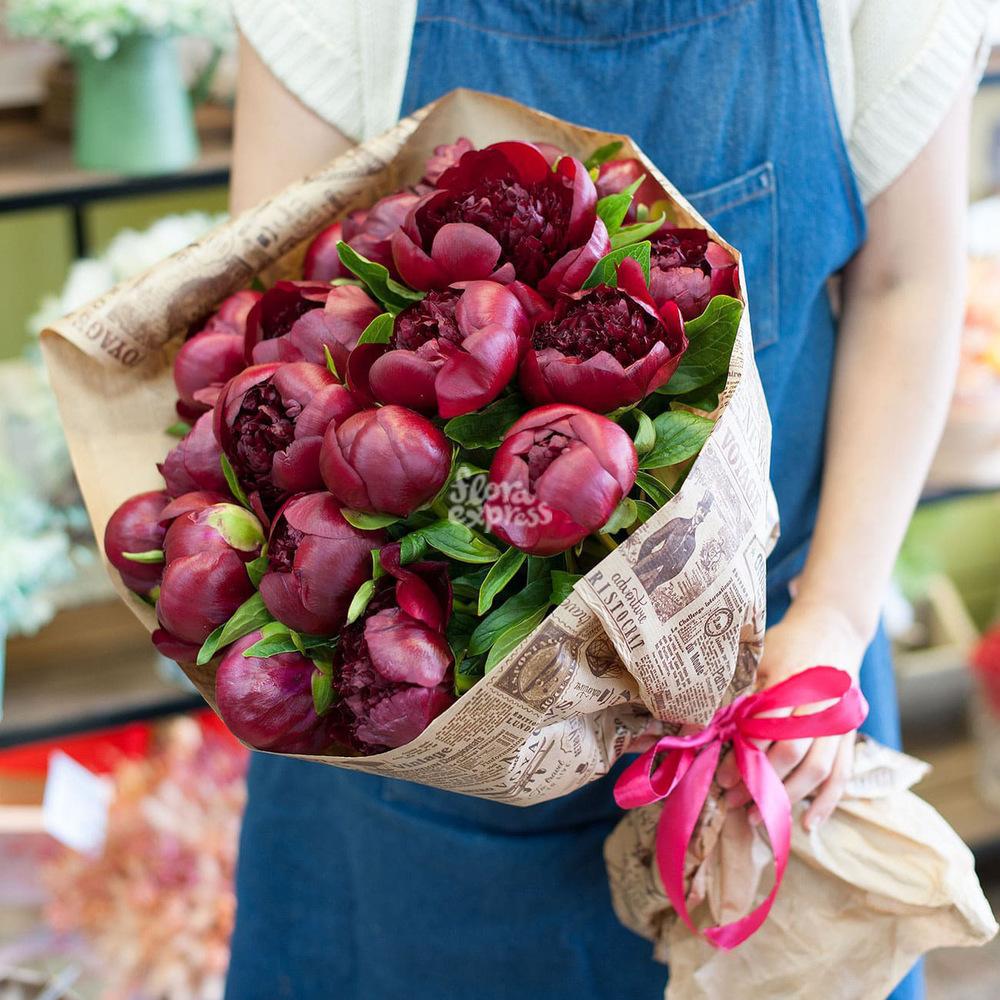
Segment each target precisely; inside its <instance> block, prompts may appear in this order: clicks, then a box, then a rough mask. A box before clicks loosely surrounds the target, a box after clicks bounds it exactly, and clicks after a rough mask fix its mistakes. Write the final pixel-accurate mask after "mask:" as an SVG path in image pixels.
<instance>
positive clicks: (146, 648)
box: [0, 598, 204, 748]
mask: <svg viewBox="0 0 1000 1000" xmlns="http://www.w3.org/2000/svg"><path fill="white" fill-rule="evenodd" d="M161 663H162V661H160V662H158V657H157V654H156V652H155V650H154V649H153V647H152V646H151V645H150V642H149V635H148V634H147V632H146V630H145V629H144V628H143V627H142V625H140V624H139V622H138V621H137V620H136V619H135V617H134V616H133V615H132V613H131V612H130V611H129V610H128V608H127V607H126V606H125V605H124V604H123V603H121V602H120V601H119V600H118V599H117V598H115V599H114V600H112V601H109V602H107V603H102V604H96V605H89V606H84V607H76V608H70V609H66V610H63V611H60V612H59V614H58V615H57V616H56V618H55V619H54V620H53V621H52V622H51V623H50V624H49V625H47V626H46V627H45V628H43V629H42V630H41V631H40V632H38V634H37V635H35V636H30V637H15V638H12V639H10V640H9V642H8V644H7V678H6V690H5V692H4V701H3V719H2V720H0V748H2V747H9V746H15V745H18V744H22V743H29V742H33V741H36V740H44V739H53V738H57V737H60V736H65V735H68V734H71V733H78V732H85V731H88V730H93V729H103V728H106V727H109V726H113V725H116V724H119V723H122V722H128V721H133V720H138V719H150V718H156V717H160V716H165V715H172V714H174V713H177V712H185V711H189V710H191V709H193V708H198V707H203V706H204V701H203V700H202V698H201V696H200V695H198V694H196V693H194V692H193V690H192V689H190V688H187V687H180V686H179V685H178V684H177V683H174V682H172V681H171V680H170V679H167V677H166V676H164V674H163V673H162V669H163V668H162V665H161Z"/></svg>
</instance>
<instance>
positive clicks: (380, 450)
mask: <svg viewBox="0 0 1000 1000" xmlns="http://www.w3.org/2000/svg"><path fill="white" fill-rule="evenodd" d="M319 467H320V471H321V473H322V475H323V481H324V482H325V483H326V488H327V489H328V490H329V491H330V492H331V493H332V494H333V495H334V496H335V497H336V498H337V499H338V500H339V501H340V502H341V503H342V504H344V505H345V506H346V507H353V508H355V509H357V510H364V511H369V512H374V513H379V514H395V515H396V516H397V517H409V515H410V514H412V513H413V512H414V511H415V510H416V509H417V508H418V507H422V506H423V505H424V504H426V503H428V502H429V501H431V500H433V499H434V497H435V496H436V495H437V494H438V492H439V491H440V490H441V488H442V487H443V486H444V484H445V482H446V481H447V479H448V474H449V473H450V471H451V445H450V444H449V443H448V439H447V438H446V437H445V436H444V434H442V433H441V431H439V430H438V429H437V427H435V426H434V425H433V424H432V423H431V422H430V421H429V420H427V419H426V418H425V417H422V416H420V415H419V414H418V413H414V412H413V411H412V410H407V409H405V408H404V407H402V406H383V407H380V408H379V409H377V410H363V411H362V412H361V413H357V414H355V415H354V416H352V417H348V419H346V420H344V421H343V422H341V421H336V422H335V423H333V424H331V425H330V426H329V427H328V428H327V431H326V436H325V437H324V438H323V449H322V451H321V452H320V456H319Z"/></svg>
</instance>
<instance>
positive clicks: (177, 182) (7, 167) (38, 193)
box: [0, 106, 232, 211]
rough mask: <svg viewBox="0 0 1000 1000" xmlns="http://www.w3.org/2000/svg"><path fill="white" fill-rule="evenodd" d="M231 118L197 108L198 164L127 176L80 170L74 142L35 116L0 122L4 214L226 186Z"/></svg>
mask: <svg viewBox="0 0 1000 1000" xmlns="http://www.w3.org/2000/svg"><path fill="white" fill-rule="evenodd" d="M231 119H232V116H231V112H230V111H229V110H228V109H227V108H223V107H212V106H208V107H207V108H206V109H199V115H198V122H199V126H200V128H199V138H200V141H201V155H200V157H199V158H198V160H197V162H196V163H195V164H193V165H192V166H191V167H189V168H188V169H187V170H182V171H178V172H177V173H173V174H160V175H153V176H144V177H124V176H122V175H119V174H109V173H102V172H97V171H89V170H81V169H80V168H79V167H77V166H76V165H75V164H74V163H73V151H72V145H71V143H70V141H69V140H68V139H66V138H63V137H60V136H55V135H53V134H51V133H50V132H47V131H46V130H45V129H44V128H43V126H42V125H41V123H40V122H39V120H38V119H37V117H36V116H34V115H8V116H4V117H0V211H16V210H20V209H25V208H37V207H42V206H44V205H57V204H74V203H77V202H79V201H93V200H96V199H98V198H101V197H126V196H128V195H129V194H132V193H135V194H142V193H146V192H149V191H166V190H181V189H184V188H192V187H205V186H208V185H210V184H216V183H219V184H224V183H226V181H227V179H228V175H229V166H230V162H231V160H232V149H231V138H230V125H231Z"/></svg>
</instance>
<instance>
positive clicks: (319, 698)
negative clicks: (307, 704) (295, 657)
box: [312, 670, 336, 715]
mask: <svg viewBox="0 0 1000 1000" xmlns="http://www.w3.org/2000/svg"><path fill="white" fill-rule="evenodd" d="M312 696H313V707H314V708H315V709H316V714H317V715H326V714H327V712H329V711H330V709H331V708H333V703H334V701H336V696H335V695H334V691H333V677H332V676H331V675H330V674H328V673H327V672H326V671H324V670H315V671H313V675H312Z"/></svg>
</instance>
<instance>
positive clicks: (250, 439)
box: [105, 140, 742, 754]
mask: <svg viewBox="0 0 1000 1000" xmlns="http://www.w3.org/2000/svg"><path fill="white" fill-rule="evenodd" d="M613 151H614V146H607V147H605V148H604V149H603V150H599V151H598V152H597V154H595V155H593V156H592V157H591V158H590V159H589V160H588V161H586V162H581V161H580V160H578V159H575V158H574V157H572V156H570V155H568V154H565V153H563V152H562V151H561V150H558V149H555V148H554V147H552V146H542V147H539V146H535V145H531V144H529V143H526V142H514V141H509V142H501V143H494V144H492V145H489V146H487V147H486V148H485V149H482V150H476V149H474V148H473V147H472V144H471V143H470V142H468V140H460V141H459V142H458V143H457V144H455V145H451V146H440V147H438V148H437V149H436V150H435V154H434V156H433V157H432V158H431V159H430V160H429V161H428V163H427V166H426V168H425V170H424V177H423V179H422V180H421V181H420V182H419V183H417V184H416V185H413V186H412V187H410V188H406V189H404V190H401V191H397V192H394V193H393V194H390V195H388V196H387V197H385V198H382V199H381V200H379V201H378V202H376V203H375V204H374V205H373V206H372V207H371V208H370V209H367V210H359V211H355V212H353V213H352V214H351V215H350V216H349V217H348V219H347V220H345V222H344V223H341V222H337V223H334V224H333V225H332V226H330V227H329V228H328V229H326V230H324V231H323V232H321V233H320V234H319V236H317V237H316V239H315V240H314V241H313V242H312V243H311V244H310V245H309V247H308V249H307V250H306V255H305V259H304V274H303V280H299V281H278V282H276V283H275V284H274V285H273V287H271V288H269V289H268V290H266V291H241V292H237V293H235V294H234V295H232V296H230V297H229V298H227V299H226V300H225V301H224V302H223V303H222V305H221V307H220V308H219V309H218V310H217V311H216V312H215V313H213V314H212V315H211V317H209V318H208V320H207V321H206V322H205V323H204V325H203V326H202V327H201V328H200V329H198V330H196V331H195V332H194V333H193V335H192V336H190V337H189V338H188V339H187V340H186V341H185V343H184V344H183V346H182V347H181V348H180V350H179V352H178V353H177V356H176V358H175V359H174V365H173V374H174V382H175V385H176V387H177V391H178V396H179V399H178V401H177V412H178V414H179V415H180V416H181V418H182V421H181V423H179V424H177V425H175V427H174V431H175V433H178V434H181V435H183V437H182V440H181V441H180V443H179V444H177V445H176V446H175V447H174V448H173V449H172V450H171V451H170V452H169V453H168V454H167V455H166V457H165V459H164V461H163V463H162V464H161V466H160V471H161V472H162V474H163V477H164V480H165V489H163V490H158V491H154V492H147V493H143V494H140V495H139V496H136V497H133V498H131V499H129V500H127V501H126V502H125V503H124V504H122V506H120V507H119V508H118V510H117V511H116V512H115V513H114V514H113V515H112V517H111V519H110V521H109V522H108V525H107V529H106V532H105V550H106V553H107V556H108V559H109V561H110V562H111V563H112V565H113V566H115V567H116V568H117V569H118V571H119V572H120V573H121V576H122V581H123V582H124V583H125V585H126V586H128V587H129V588H130V589H131V590H133V591H135V592H136V593H137V594H139V595H140V596H143V597H145V598H147V599H150V600H154V599H155V607H156V613H157V617H158V620H159V625H160V628H159V629H158V630H157V631H156V632H154V633H153V641H154V643H156V645H157V647H158V648H159V649H160V651H161V652H163V653H165V654H166V655H167V656H170V657H172V658H174V659H176V660H178V661H180V662H182V663H183V662H195V663H199V664H205V663H207V662H208V661H210V660H211V659H212V658H213V657H216V656H220V657H221V660H220V662H219V665H218V671H217V673H216V677H215V694H216V700H217V703H218V707H219V711H220V712H221V714H222V717H223V719H224V720H225V721H226V723H227V724H228V725H229V727H230V728H231V729H232V731H233V732H234V733H235V734H236V735H237V736H238V737H239V738H240V739H243V740H245V741H246V742H247V743H248V744H249V745H251V746H254V747H257V748H260V749H268V750H276V751H284V752H297V753H331V752H334V751H336V750H338V749H340V748H345V747H346V748H350V749H352V750H354V751H357V752H360V753H364V754H371V753H378V752H381V751H385V750H389V749H393V748H395V747H399V746H402V745H403V744H406V743H409V742H410V741H412V740H413V739H414V738H415V737H416V736H418V735H419V734H420V733H422V732H423V731H424V730H425V729H426V728H427V726H428V725H429V723H430V722H431V721H432V720H433V719H435V718H436V717H437V716H439V715H440V714H441V713H442V712H444V711H445V710H446V709H447V708H448V707H449V706H450V705H451V704H452V703H453V702H454V701H455V699H456V697H457V696H459V695H461V694H462V693H464V692H466V691H468V690H469V689H470V688H471V687H472V686H473V685H474V684H475V683H476V682H477V681H478V680H479V679H480V678H482V677H483V676H484V675H485V674H486V673H488V672H489V671H491V670H492V669H493V668H494V667H495V666H496V665H497V664H498V663H500V662H501V661H503V659H504V657H505V656H507V654H509V653H510V652H511V651H513V650H514V649H515V648H516V647H517V646H519V645H520V644H521V642H522V641H523V640H524V639H525V638H526V637H527V636H528V635H529V634H530V633H532V632H533V631H534V630H535V629H536V627H537V626H538V625H539V624H540V623H541V621H542V619H543V618H544V617H545V615H546V614H547V613H548V612H549V610H550V609H551V608H552V607H554V606H556V605H558V604H560V603H561V602H562V600H563V598H564V597H566V596H567V595H568V594H569V593H570V591H571V589H572V587H573V585H574V584H575V583H576V582H577V580H579V579H580V578H581V576H582V575H583V574H584V573H586V572H588V571H589V570H591V569H593V568H594V567H595V566H597V565H598V564H600V563H602V562H603V560H604V557H605V556H606V555H607V554H608V551H609V550H614V549H615V548H616V546H617V544H618V543H619V542H620V541H622V540H624V539H625V538H627V537H628V534H629V532H630V531H632V530H634V529H635V528H637V527H638V526H640V525H641V524H643V523H644V522H646V521H647V520H649V518H650V517H652V516H653V515H654V514H655V513H656V512H657V510H658V509H659V507H660V506H661V505H662V504H663V503H664V502H666V500H667V499H669V497H671V496H672V495H673V493H674V491H675V490H676V489H677V488H678V485H679V483H680V481H681V480H682V478H683V470H684V469H685V468H686V464H685V463H688V462H689V460H690V459H691V458H692V457H693V456H694V455H695V454H696V453H697V452H698V451H699V449H700V447H701V445H702V443H703V442H704V441H705V439H706V438H707V437H708V434H709V433H710V432H711V430H712V428H713V427H714V423H713V421H712V420H711V418H710V417H709V416H708V413H707V412H705V411H709V412H710V411H713V410H715V409H716V408H717V406H718V394H719V391H720V390H721V388H722V387H723V385H724V382H725V379H726V377H727V374H728V370H729V355H730V353H731V350H732V345H733V342H734V339H735V335H736V330H737V328H738V325H739V317H740V314H741V312H742V308H741V305H740V303H739V302H738V301H737V300H735V299H734V298H732V295H733V293H734V291H735V285H734V276H735V270H736V262H735V260H734V259H733V257H732V256H731V255H730V253H729V251H727V250H726V249H725V248H724V247H723V246H721V245H720V244H718V243H716V242H714V241H713V240H712V239H711V238H710V237H709V235H708V233H707V232H706V231H704V230H702V229H684V228H678V227H677V226H676V225H674V224H672V223H670V222H668V221H666V213H665V212H663V211H662V210H661V211H659V212H658V213H657V212H656V206H655V205H654V204H649V203H639V204H636V192H637V191H638V189H639V188H640V185H641V184H642V183H643V181H644V180H645V174H644V171H643V169H642V167H641V165H640V164H639V163H638V161H636V160H634V159H629V160H625V161H614V160H611V159H610V155H611V154H612V152H613ZM595 182H596V183H595ZM650 196H651V197H656V198H658V199H661V200H662V199H663V198H664V197H665V192H663V191H662V190H658V189H657V190H655V191H653V192H651V195H650ZM630 212H631V213H633V215H634V216H635V217H636V218H637V220H638V221H636V222H635V223H632V224H626V218H627V216H628V214H629V213H630ZM344 237H346V239H345V238H344ZM362 251H364V252H362ZM685 320H687V321H688V322H689V323H690V324H691V326H692V330H693V335H695V336H696V337H698V339H699V346H700V347H701V351H700V353H699V357H700V359H701V360H700V364H699V368H698V369H697V372H696V373H695V372H693V370H692V366H691V365H690V364H688V365H686V366H684V360H685V357H686V355H685V350H686V348H687V346H688V338H687V336H686V335H685ZM706 357H707V358H709V363H707V364H706V363H705V360H704V359H705V358H706ZM682 366H683V367H682ZM675 376H676V378H675Z"/></svg>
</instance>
